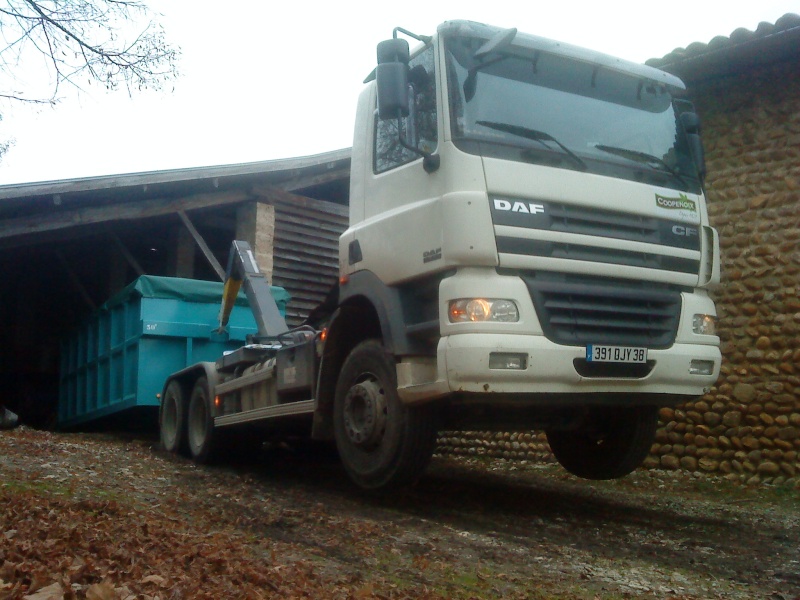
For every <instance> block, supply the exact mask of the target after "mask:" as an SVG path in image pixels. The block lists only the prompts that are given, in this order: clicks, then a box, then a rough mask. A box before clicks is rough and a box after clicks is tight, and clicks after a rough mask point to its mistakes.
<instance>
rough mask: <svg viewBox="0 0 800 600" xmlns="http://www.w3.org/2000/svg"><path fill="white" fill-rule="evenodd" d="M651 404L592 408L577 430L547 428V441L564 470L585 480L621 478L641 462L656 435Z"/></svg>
mask: <svg viewBox="0 0 800 600" xmlns="http://www.w3.org/2000/svg"><path fill="white" fill-rule="evenodd" d="M657 425H658V409H657V408H656V407H653V406H637V407H633V408H602V409H596V410H593V411H592V413H591V414H590V415H589V417H588V418H587V420H586V422H585V423H584V424H583V425H582V426H581V427H579V428H578V429H574V430H569V431H558V430H548V431H547V441H548V443H549V444H550V448H551V450H552V451H553V454H555V457H556V459H557V460H558V462H559V463H560V464H561V466H562V467H564V468H565V469H566V470H567V471H569V472H570V473H572V474H573V475H577V476H578V477H583V478H584V479H616V478H619V477H624V476H625V475H627V474H629V473H630V472H632V471H633V470H634V469H636V467H638V466H639V465H640V464H642V461H643V460H644V459H645V457H647V454H648V452H649V451H650V447H651V446H652V445H653V440H654V438H655V434H656V427H657Z"/></svg>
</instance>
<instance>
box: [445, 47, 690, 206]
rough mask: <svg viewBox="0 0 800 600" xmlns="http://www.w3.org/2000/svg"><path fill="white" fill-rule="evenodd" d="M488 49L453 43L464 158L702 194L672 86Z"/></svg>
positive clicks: (454, 99)
mask: <svg viewBox="0 0 800 600" xmlns="http://www.w3.org/2000/svg"><path fill="white" fill-rule="evenodd" d="M485 41H486V40H485V39H482V38H477V37H474V38H473V37H451V38H449V39H447V40H446V49H447V78H448V88H449V97H450V110H451V123H452V135H453V140H454V142H455V144H456V145H457V146H458V147H459V148H461V149H462V150H463V151H465V152H470V153H473V154H479V155H482V156H491V157H496V158H504V159H506V160H517V161H522V162H530V163H535V164H541V165H547V166H552V167H557V168H563V169H571V170H579V171H585V172H590V173H596V174H600V175H607V176H610V177H618V178H623V179H630V180H633V181H642V182H647V183H651V184H654V185H659V186H663V187H668V188H673V189H676V190H680V191H688V192H693V193H699V192H700V189H701V185H700V179H699V177H698V173H697V168H696V166H695V163H694V161H693V160H692V157H691V154H690V149H689V146H688V144H687V142H686V139H685V134H684V132H683V130H682V128H681V127H680V124H679V121H678V119H677V112H676V109H675V107H674V105H673V102H672V96H671V94H670V93H669V90H668V89H667V88H666V86H665V85H663V84H661V83H657V82H654V81H650V80H648V79H643V78H641V77H638V76H634V75H629V74H626V73H622V72H620V71H616V70H612V69H609V68H607V67H602V66H598V65H595V64H591V63H587V62H582V61H577V60H573V59H570V58H567V57H564V56H560V55H557V54H551V53H548V52H543V51H538V50H532V49H526V48H522V47H512V48H506V49H503V50H502V51H501V52H498V53H494V54H489V55H488V56H482V57H481V58H480V59H478V58H475V51H476V50H477V49H478V48H480V47H481V46H482V45H483V44H484V43H485Z"/></svg>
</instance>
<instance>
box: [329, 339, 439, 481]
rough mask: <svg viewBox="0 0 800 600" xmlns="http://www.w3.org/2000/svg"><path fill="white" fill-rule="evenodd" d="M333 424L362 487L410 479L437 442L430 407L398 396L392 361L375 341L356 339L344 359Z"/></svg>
mask: <svg viewBox="0 0 800 600" xmlns="http://www.w3.org/2000/svg"><path fill="white" fill-rule="evenodd" d="M333 424H334V434H335V437H336V447H337V449H338V450H339V456H340V457H341V460H342V463H343V465H344V468H345V470H346V471H347V473H348V475H349V476H350V478H351V479H352V480H353V481H354V482H355V483H356V484H358V485H359V486H361V487H362V488H365V489H371V490H377V489H382V488H392V487H398V486H401V485H406V484H410V483H413V482H414V481H415V480H416V479H417V478H418V477H419V476H420V475H421V474H422V472H423V471H424V470H425V467H427V466H428V463H429V462H430V458H431V456H432V454H433V450H434V447H435V444H436V431H437V427H436V426H437V423H436V410H435V408H434V407H432V406H429V405H427V406H407V405H405V404H403V403H402V402H401V401H400V398H399V397H398V395H397V373H396V371H395V362H394V360H393V357H392V356H391V354H389V353H388V352H387V351H386V349H385V348H384V347H383V345H382V344H381V343H380V341H378V340H367V341H365V342H362V343H360V344H359V345H358V346H356V347H355V348H354V349H353V350H352V352H350V354H349V355H348V357H347V359H346V360H345V362H344V365H343V366H342V370H341V372H340V374H339V379H338V381H337V383H336V397H335V400H334V415H333Z"/></svg>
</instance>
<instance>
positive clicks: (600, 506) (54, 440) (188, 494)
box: [0, 427, 800, 600]
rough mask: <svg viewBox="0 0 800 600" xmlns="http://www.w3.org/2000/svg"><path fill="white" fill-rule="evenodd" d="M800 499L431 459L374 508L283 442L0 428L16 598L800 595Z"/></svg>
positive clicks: (8, 561) (6, 538)
mask: <svg viewBox="0 0 800 600" xmlns="http://www.w3.org/2000/svg"><path fill="white" fill-rule="evenodd" d="M798 540H800V498H798V491H797V490H796V489H788V488H763V487H762V488H757V489H756V488H746V487H742V486H740V485H736V484H733V483H731V482H729V481H727V480H724V479H712V478H708V477H707V476H703V477H696V476H693V475H691V474H685V473H677V472H666V471H638V472H636V473H634V474H633V475H631V476H629V477H627V478H625V479H622V480H618V481H613V482H587V481H582V480H578V479H576V478H574V477H572V476H570V475H568V474H566V473H565V472H564V471H563V470H561V469H560V468H559V467H558V466H556V465H532V464H521V463H518V462H507V461H502V460H494V461H492V460H488V461H487V460H482V461H480V462H475V461H473V462H469V461H461V460H459V461H456V460H453V459H447V458H442V457H436V458H434V461H433V464H432V465H431V467H430V469H429V471H428V473H427V474H426V476H424V477H423V478H422V479H421V480H420V482H419V483H418V484H417V485H416V486H415V487H413V488H411V489H409V490H407V491H405V492H403V493H396V494H393V495H391V496H383V497H381V496H374V495H365V494H363V493H362V492H360V491H359V490H357V489H356V488H355V487H354V486H353V485H352V484H351V483H350V482H349V480H348V479H347V477H346V475H345V473H344V471H343V470H342V468H341V467H340V466H339V464H338V462H337V460H336V458H335V456H331V454H330V452H328V451H327V450H326V449H320V448H319V447H314V448H311V447H305V446H295V447H290V446H286V445H282V446H279V447H275V448H267V449H265V451H264V453H263V455H262V456H260V457H259V458H258V460H257V461H249V462H241V461H239V462H237V463H234V464H226V465H222V466H214V467H198V466H195V465H194V464H193V463H191V462H190V461H189V460H187V459H184V458H181V457H176V456H172V455H168V454H166V453H164V452H162V451H161V450H159V449H158V447H157V443H156V441H155V439H151V438H147V437H142V438H138V439H137V438H135V437H131V436H129V435H128V436H114V435H109V434H64V433H49V432H42V431H36V430H32V429H28V428H24V427H23V428H18V429H15V430H13V431H4V432H0V599H6V598H8V599H12V598H13V599H17V598H32V599H35V600H55V599H60V598H79V599H82V598H88V599H89V600H126V599H133V598H141V599H155V598H158V599H159V600H167V599H173V598H176V599H177V598H189V599H193V598H216V599H219V598H353V599H359V600H360V599H367V598H442V597H444V598H568V599H573V598H602V599H606V598H609V599H614V598H659V599H662V598H674V599H690V598H691V599H694V598H703V599H705V598H742V599H745V598H746V599H751V598H770V599H773V600H781V599H783V600H796V599H799V598H800V543H799V542H798Z"/></svg>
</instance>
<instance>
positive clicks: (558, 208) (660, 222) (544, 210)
mask: <svg viewBox="0 0 800 600" xmlns="http://www.w3.org/2000/svg"><path fill="white" fill-rule="evenodd" d="M490 209H491V212H492V222H493V223H494V224H495V225H505V226H507V227H519V228H524V229H540V230H544V231H554V232H559V233H572V234H580V235H588V236H591V237H595V238H613V239H618V240H628V241H632V242H644V243H647V244H656V245H658V246H668V247H672V248H683V249H686V250H695V251H699V250H700V236H699V230H698V227H697V226H696V225H691V224H686V223H685V222H683V221H673V220H669V219H660V218H656V217H645V216H641V215H635V214H628V213H623V212H616V211H610V210H602V209H598V208H589V207H587V206H571V205H568V204H560V203H557V202H543V201H541V202H540V201H537V202H534V203H530V202H523V201H519V200H515V199H508V200H506V199H503V198H493V199H492V202H491V203H490ZM522 254H526V252H522Z"/></svg>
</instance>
